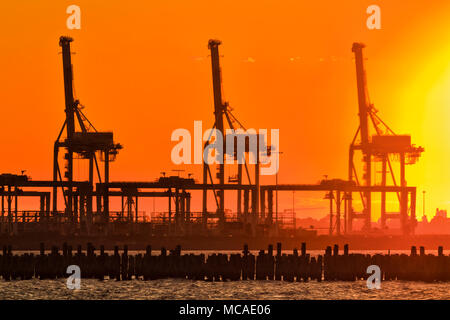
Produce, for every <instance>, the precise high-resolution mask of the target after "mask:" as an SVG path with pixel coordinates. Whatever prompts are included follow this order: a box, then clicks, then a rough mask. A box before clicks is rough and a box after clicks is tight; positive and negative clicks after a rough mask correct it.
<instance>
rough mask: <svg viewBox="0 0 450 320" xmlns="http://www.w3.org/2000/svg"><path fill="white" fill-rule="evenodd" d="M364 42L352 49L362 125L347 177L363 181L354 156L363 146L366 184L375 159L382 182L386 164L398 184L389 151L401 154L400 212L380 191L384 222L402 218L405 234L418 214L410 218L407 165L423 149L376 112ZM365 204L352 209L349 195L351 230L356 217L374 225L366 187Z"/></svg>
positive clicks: (415, 158)
mask: <svg viewBox="0 0 450 320" xmlns="http://www.w3.org/2000/svg"><path fill="white" fill-rule="evenodd" d="M363 48H365V45H364V44H362V43H354V44H353V47H352V51H353V53H354V54H355V64H356V80H357V88H358V105H359V123H360V124H359V128H358V130H357V132H356V134H355V136H354V138H353V141H352V143H351V145H350V150H349V167H348V177H349V179H348V180H349V181H355V182H356V183H357V185H360V183H361V182H360V180H359V179H358V175H357V172H356V168H355V165H354V161H353V157H354V152H355V150H361V152H362V154H363V166H364V169H363V170H364V173H363V177H362V180H363V182H362V183H363V184H364V185H365V186H367V187H371V186H373V183H372V163H373V162H375V161H379V162H381V164H382V171H381V175H382V176H381V186H382V187H385V186H386V184H387V168H388V167H389V172H390V174H391V179H392V183H393V185H394V186H397V182H396V178H395V174H394V171H393V166H392V163H391V160H390V158H389V156H390V155H394V156H395V155H398V156H399V158H400V186H401V187H403V189H402V191H401V192H400V194H399V193H397V197H398V199H399V204H400V214H387V213H386V192H385V191H384V190H383V191H382V192H381V224H382V227H386V220H387V219H388V218H399V219H400V221H401V227H402V231H403V233H404V234H409V233H411V232H413V231H414V226H415V222H416V221H415V217H411V219H409V220H408V193H407V191H406V186H407V184H406V178H405V165H406V164H413V163H415V162H416V161H417V160H418V158H419V157H420V156H421V153H422V152H423V151H424V148H422V147H416V146H415V145H413V144H411V136H410V135H396V134H395V133H394V132H393V131H392V130H391V129H390V128H389V127H388V126H387V125H386V123H385V122H383V120H381V118H380V117H379V116H378V115H377V112H378V111H377V110H376V109H375V108H374V105H373V104H372V103H371V102H370V99H369V94H368V89H367V79H366V71H365V69H364V56H363ZM370 123H372V125H373V128H374V130H375V134H374V135H373V136H371V135H370V134H371V133H370ZM358 136H359V137H360V142H359V143H357V138H358ZM360 196H361V201H362V204H363V212H362V213H361V214H357V213H355V212H354V211H353V207H352V199H351V195H347V199H348V201H347V205H348V212H349V217H348V226H347V227H348V230H349V231H352V222H353V219H358V218H360V219H363V220H364V229H366V230H368V229H370V228H371V217H372V212H371V211H372V210H371V209H372V191H370V189H369V190H367V191H364V192H361V193H360ZM414 201H415V200H414Z"/></svg>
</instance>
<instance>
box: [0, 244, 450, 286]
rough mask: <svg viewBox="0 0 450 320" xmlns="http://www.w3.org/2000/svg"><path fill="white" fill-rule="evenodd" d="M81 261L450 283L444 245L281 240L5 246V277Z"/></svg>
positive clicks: (176, 270) (127, 267)
mask: <svg viewBox="0 0 450 320" xmlns="http://www.w3.org/2000/svg"><path fill="white" fill-rule="evenodd" d="M70 265H76V266H78V267H79V268H80V271H81V277H82V278H93V279H99V280H104V279H105V278H109V279H115V280H131V279H142V280H156V279H164V278H179V279H192V280H205V281H238V280H283V281H288V282H294V281H309V280H316V281H323V280H324V281H355V280H361V279H367V278H368V277H369V276H370V275H371V273H367V268H368V266H371V265H375V266H378V267H379V268H380V271H381V279H382V280H411V281H429V282H431V281H450V256H445V255H444V254H443V248H442V247H439V249H438V255H437V256H435V255H430V254H428V255H427V254H425V249H424V248H423V247H420V253H419V254H417V250H416V247H412V248H411V254H410V255H406V254H387V255H383V254H375V255H369V254H357V253H352V254H350V253H349V248H348V245H345V246H344V252H343V254H339V247H338V246H337V245H334V247H333V248H331V247H327V248H326V250H325V254H324V255H318V256H316V257H312V256H310V254H307V252H306V244H305V243H302V245H301V250H300V253H299V252H298V250H297V249H294V250H293V252H292V254H286V253H282V250H281V243H278V244H277V248H276V253H274V248H273V246H272V245H269V247H268V250H267V252H266V251H264V250H261V251H260V252H259V254H258V255H257V256H255V255H253V254H252V253H251V252H250V251H249V250H248V246H247V245H244V250H243V252H242V254H240V253H237V254H222V253H217V254H216V253H214V254H211V255H209V256H207V257H206V256H205V254H192V253H191V254H183V255H182V254H181V247H180V246H177V247H176V248H175V249H174V250H170V251H169V252H167V250H166V249H165V248H161V252H160V254H159V255H154V254H152V247H151V246H147V248H146V251H145V254H141V253H139V254H136V255H130V254H129V253H128V247H127V246H126V245H125V246H124V248H123V251H122V254H120V253H119V247H118V246H116V247H115V248H114V253H113V254H111V255H110V254H108V253H106V252H105V248H104V246H101V247H100V253H99V254H97V253H95V248H94V247H93V245H92V244H90V243H88V245H87V250H86V252H83V250H82V246H81V245H79V246H78V247H77V249H76V252H75V253H74V252H73V248H72V247H71V246H70V245H67V244H66V243H64V245H63V247H62V254H61V253H60V251H59V248H57V247H55V246H54V247H52V248H51V251H50V253H46V252H45V248H44V244H42V243H41V246H40V253H39V254H36V255H35V254H33V253H24V254H20V255H16V254H13V252H12V247H11V245H9V246H3V254H1V255H0V276H1V277H2V278H3V279H4V280H27V279H32V278H38V279H57V278H66V277H68V276H69V275H68V274H67V273H66V271H67V267H68V266H70Z"/></svg>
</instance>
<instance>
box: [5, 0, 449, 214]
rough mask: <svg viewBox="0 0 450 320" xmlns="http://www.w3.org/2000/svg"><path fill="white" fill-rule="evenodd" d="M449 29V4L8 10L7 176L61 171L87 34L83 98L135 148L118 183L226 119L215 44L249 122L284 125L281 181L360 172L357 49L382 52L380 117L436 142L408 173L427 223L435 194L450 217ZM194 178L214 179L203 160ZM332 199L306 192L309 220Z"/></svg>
mask: <svg viewBox="0 0 450 320" xmlns="http://www.w3.org/2000/svg"><path fill="white" fill-rule="evenodd" d="M344 3H345V4H344ZM70 4H77V5H79V6H80V7H81V15H82V22H81V30H68V29H67V28H66V19H67V17H68V15H67V14H66V13H65V11H66V7H67V6H68V5H70ZM371 4H378V5H379V6H380V7H381V15H382V16H381V17H382V30H373V31H370V30H368V29H367V28H366V26H365V23H366V19H367V14H366V13H365V11H366V8H367V7H368V6H369V5H371ZM449 21H450V3H449V2H448V1H447V0H434V1H417V0H415V1H402V0H396V1H393V0H389V1H387V0H386V1H380V0H377V1H373V0H371V1H363V0H351V1H314V2H313V3H311V4H308V3H306V1H298V0H292V1H267V0H258V1H220V2H219V1H211V0H201V1H174V0H171V1H126V2H124V1H92V0H89V1H81V0H76V1H58V2H56V1H50V0H47V1H35V0H26V1H25V0H24V1H8V2H7V3H6V2H5V1H3V2H2V4H1V5H0V29H1V30H2V37H1V41H0V70H1V72H0V103H1V108H0V110H1V111H0V115H1V119H2V121H1V124H2V125H1V126H0V146H1V150H2V151H1V154H0V172H11V173H19V172H20V170H25V169H26V170H27V174H28V175H30V176H32V178H33V179H35V180H37V179H50V178H51V172H52V171H51V170H52V169H51V167H52V149H53V142H54V140H55V138H56V136H57V134H58V132H59V130H60V127H61V125H62V123H63V121H64V96H63V93H64V92H63V79H62V65H61V64H62V62H61V55H60V54H58V53H59V52H60V48H59V46H58V38H59V36H60V35H70V36H72V37H74V38H75V42H74V43H73V51H75V52H76V54H75V55H74V57H73V63H74V73H75V92H76V96H77V98H79V99H80V100H81V103H82V104H83V105H85V106H86V109H85V110H84V111H85V113H86V114H87V115H88V117H89V119H90V120H91V121H92V122H93V123H94V124H95V126H96V127H97V128H99V129H100V130H114V134H115V137H116V140H117V141H118V142H120V143H122V144H123V145H124V147H125V148H124V150H122V151H121V153H120V155H119V157H118V159H117V161H116V162H115V163H114V164H113V166H112V169H111V170H112V172H111V175H112V180H153V179H154V178H156V177H158V176H159V175H160V172H161V171H167V172H170V170H171V169H178V167H177V166H175V165H173V164H171V161H170V151H171V148H172V147H173V146H174V145H175V143H172V142H171V141H170V135H171V132H172V131H173V130H174V129H176V128H187V129H191V130H192V126H193V121H194V120H203V121H204V126H205V127H206V125H208V126H210V125H212V124H213V103H212V84H211V71H210V60H209V57H208V54H209V52H208V49H207V42H208V39H210V38H218V39H220V40H222V41H223V45H222V46H221V54H222V55H223V58H222V71H223V87H224V94H225V99H226V100H227V101H229V102H230V105H231V106H232V107H234V114H235V115H237V117H238V118H239V120H240V121H241V122H243V123H244V124H245V125H246V126H247V127H254V128H267V129H271V128H279V129H280V145H281V146H280V149H281V151H283V152H284V154H283V155H282V156H281V160H280V173H279V180H280V183H316V182H318V181H319V180H321V179H322V178H323V175H325V174H327V175H328V176H330V177H335V178H344V179H345V178H346V174H347V161H348V146H349V144H350V142H351V139H352V137H353V135H354V133H355V130H356V129H357V126H358V117H357V96H356V80H355V68H354V61H353V60H352V52H351V45H352V43H353V42H355V41H358V42H364V43H366V45H367V49H366V50H365V55H366V57H367V58H368V60H367V61H366V69H367V73H368V84H369V91H370V96H371V99H372V101H373V102H374V103H375V107H376V108H377V109H378V110H380V116H381V117H382V118H383V119H384V120H385V122H387V123H388V124H389V125H390V126H391V128H392V129H393V130H394V131H396V132H397V133H404V134H406V133H410V134H412V137H413V143H416V144H417V145H422V146H424V147H425V149H426V152H425V153H424V155H423V157H422V158H421V159H420V161H419V163H418V164H417V165H415V166H413V167H408V168H407V180H408V184H410V185H416V186H417V187H418V203H417V205H418V213H419V216H421V215H422V214H421V213H422V200H421V193H422V190H426V191H427V211H428V215H429V216H431V215H432V213H433V211H434V210H435V208H436V207H439V208H445V209H450V205H449V201H450V195H449V194H448V189H449V186H450V170H448V169H447V168H448V163H449V160H450V142H449V141H448V139H447V137H449V136H450V126H449V125H448V123H447V122H448V119H449V118H450V111H449V110H450V109H449V108H448V106H449V102H450V91H449V89H450V42H449V39H450V37H449V35H450V22H449ZM291 58H294V59H291ZM292 60H293V61H292ZM86 168H87V163H84V164H79V165H77V166H76V167H75V173H77V172H83V170H85V169H86ZM186 171H187V172H194V173H195V177H196V178H197V179H200V177H201V176H200V172H201V171H200V166H198V165H197V166H191V167H188V168H186ZM274 180H275V178H274V177H269V178H265V179H264V180H263V182H267V183H274ZM291 197H292V195H291V194H290V195H284V196H281V197H280V209H281V210H283V209H284V208H291V206H292V199H291ZM322 198H323V195H322V194H316V195H313V194H307V195H302V196H301V197H300V196H298V197H296V198H295V207H296V209H298V210H299V209H304V210H302V211H301V212H300V211H299V217H304V216H309V215H312V216H314V217H321V216H323V215H325V214H326V213H327V212H326V210H327V209H326V202H325V201H323V200H322ZM394 208H395V207H393V209H394ZM375 218H377V217H376V216H375Z"/></svg>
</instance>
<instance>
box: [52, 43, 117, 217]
mask: <svg viewBox="0 0 450 320" xmlns="http://www.w3.org/2000/svg"><path fill="white" fill-rule="evenodd" d="M72 41H73V39H72V38H70V37H64V36H63V37H61V38H60V40H59V45H60V46H61V48H62V59H63V73H64V93H65V113H66V119H65V121H64V124H63V126H62V128H61V131H60V133H59V135H58V138H57V139H56V141H55V145H54V158H53V181H54V186H53V209H52V210H53V213H54V214H56V213H57V195H58V189H57V185H58V184H57V182H58V181H63V180H64V179H66V180H67V182H68V184H67V190H65V189H64V188H63V187H61V188H62V191H63V196H64V201H65V205H66V209H65V217H66V218H67V220H68V221H72V222H76V221H77V219H78V217H77V216H76V213H77V212H78V211H79V212H80V214H84V213H87V217H86V218H87V219H86V221H89V222H92V195H93V183H94V163H95V166H96V170H97V176H98V180H99V182H101V181H102V178H101V174H100V169H99V165H98V161H97V157H96V152H97V151H99V152H100V153H101V157H102V158H103V160H104V162H105V164H104V181H105V183H108V181H109V162H110V161H111V160H114V158H115V156H116V155H117V153H118V151H119V150H120V149H121V148H122V146H121V145H120V144H118V143H114V139H113V133H112V132H98V131H97V130H96V129H95V127H94V126H93V125H92V123H91V122H90V121H89V120H88V119H87V117H86V116H85V115H84V113H83V112H82V110H81V109H82V105H81V104H80V102H79V100H75V98H74V93H73V69H72V61H71V51H70V43H71V42H72ZM75 118H76V120H77V121H75ZM76 123H78V126H79V128H80V130H81V131H77V130H76ZM64 129H66V138H65V139H62V134H63V132H64ZM60 148H64V149H65V150H66V153H65V155H64V158H65V159H66V160H67V164H66V166H65V168H66V171H65V172H64V177H63V176H62V175H61V171H60V167H59V161H58V154H59V149H60ZM74 155H77V156H78V157H79V158H81V159H88V160H89V189H90V190H77V194H75V193H74V190H73V181H74V175H73V161H74ZM105 189H106V190H102V191H101V192H102V194H103V210H102V208H101V201H99V200H100V197H99V195H97V211H98V213H99V214H100V213H102V214H103V215H102V216H103V222H108V216H109V201H108V188H105ZM97 192H99V190H97ZM78 209H79V210H78ZM83 218H84V217H81V216H80V222H82V220H83Z"/></svg>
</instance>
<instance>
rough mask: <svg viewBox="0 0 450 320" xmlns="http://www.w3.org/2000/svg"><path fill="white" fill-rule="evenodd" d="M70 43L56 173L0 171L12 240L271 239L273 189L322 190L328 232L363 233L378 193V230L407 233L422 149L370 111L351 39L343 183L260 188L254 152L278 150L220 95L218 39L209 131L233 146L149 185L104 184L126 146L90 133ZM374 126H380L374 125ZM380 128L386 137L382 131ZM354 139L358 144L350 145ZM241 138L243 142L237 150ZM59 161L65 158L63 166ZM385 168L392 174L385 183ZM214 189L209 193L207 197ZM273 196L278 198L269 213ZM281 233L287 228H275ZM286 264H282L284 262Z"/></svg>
mask: <svg viewBox="0 0 450 320" xmlns="http://www.w3.org/2000/svg"><path fill="white" fill-rule="evenodd" d="M72 43H73V39H72V38H70V37H64V36H63V37H60V39H59V46H60V47H61V49H62V67H63V68H62V69H63V79H64V96H65V101H64V102H65V103H64V107H65V108H64V113H65V119H64V123H63V125H62V127H61V130H60V132H59V134H58V136H57V139H56V140H55V142H54V148H53V172H52V173H53V179H52V180H50V181H33V180H31V178H30V177H28V176H26V175H24V174H23V173H22V174H21V175H16V174H0V196H1V217H0V235H8V236H11V235H14V236H15V235H19V234H26V233H33V234H36V233H41V234H46V233H48V232H53V233H59V234H62V235H74V234H77V235H87V236H92V235H94V236H108V235H130V234H133V235H149V236H158V237H160V236H190V235H210V234H219V235H222V236H229V235H232V234H233V235H234V234H237V235H240V236H241V235H244V236H253V237H257V236H263V237H270V236H273V235H277V236H278V235H279V232H280V228H279V227H280V223H281V222H280V221H282V220H278V217H277V216H278V197H277V194H278V192H283V191H311V192H323V193H325V198H326V199H327V200H329V207H330V210H329V216H330V226H329V234H330V235H341V234H350V233H351V232H352V231H353V221H354V220H355V219H363V220H364V222H365V223H364V230H363V231H364V232H369V231H370V228H371V227H370V221H371V218H372V217H371V206H372V203H371V199H372V195H373V194H376V193H379V194H380V195H381V204H382V205H381V219H382V226H383V227H385V226H386V220H387V219H400V221H401V228H402V232H403V234H404V235H411V234H413V233H414V228H415V226H416V214H415V213H416V188H415V187H413V186H408V185H407V184H406V176H405V165H406V164H412V163H414V162H415V161H417V159H418V158H419V157H420V155H421V153H422V152H423V151H424V149H423V148H421V147H415V146H414V145H413V144H411V137H410V136H399V135H395V134H394V133H393V131H392V130H391V129H390V128H389V127H387V125H386V124H385V122H383V121H382V120H381V119H380V118H379V116H378V115H376V111H375V109H374V107H373V105H372V104H371V103H370V101H369V100H368V96H367V87H366V75H365V70H364V65H363V60H364V59H363V56H362V49H363V48H364V45H362V44H354V45H353V52H354V53H355V61H356V73H357V86H358V105H359V113H358V114H359V117H360V126H359V128H358V130H357V133H356V135H355V137H354V139H353V141H352V144H351V147H350V153H349V172H348V179H347V180H341V179H331V180H328V179H325V180H323V181H322V182H321V183H318V184H314V185H313V184H278V179H277V180H276V181H277V182H276V185H261V184H260V169H261V167H260V165H261V164H262V160H261V159H260V157H262V154H263V153H264V152H265V153H266V154H265V155H266V156H269V154H272V153H274V154H280V153H282V152H280V150H276V148H275V147H276V146H273V145H270V146H267V145H265V144H266V142H265V139H264V137H262V135H261V134H259V133H251V132H250V131H249V130H247V129H246V128H245V127H244V125H243V124H242V123H241V122H240V121H239V120H238V119H237V118H236V116H235V115H234V114H233V112H232V108H231V107H230V106H229V103H228V102H227V101H225V99H224V97H223V92H222V86H223V84H222V73H221V66H220V54H219V47H220V46H221V45H222V42H221V41H220V40H216V39H212V40H209V41H208V49H209V50H210V54H211V70H212V82H213V97H214V101H213V104H214V121H215V122H214V125H213V127H212V129H215V130H217V131H219V132H220V133H221V135H222V137H223V141H227V140H228V139H231V141H233V142H234V143H233V144H232V146H233V147H232V148H228V149H227V148H225V149H224V150H222V151H220V150H219V151H220V152H218V153H217V157H218V158H219V160H221V162H220V161H219V164H214V165H213V164H208V163H205V162H202V163H203V176H202V181H201V182H200V183H199V182H197V181H195V180H194V179H193V178H191V177H188V178H183V177H180V176H168V177H166V176H165V174H164V175H163V176H162V177H159V178H157V179H155V180H154V181H111V179H110V163H111V162H112V161H114V160H115V158H116V156H117V155H118V153H119V151H120V150H121V149H122V148H123V147H122V145H121V144H120V143H117V142H116V141H115V140H114V135H113V132H101V131H98V130H97V129H96V127H95V126H94V125H93V122H91V121H90V120H89V119H88V118H87V116H86V114H85V111H84V107H83V105H82V104H81V102H80V100H79V99H78V98H77V97H75V96H74V88H73V87H74V86H73V78H74V74H73V63H72V52H71V45H72ZM369 120H371V121H369ZM370 122H372V123H373V126H374V127H375V128H374V129H375V134H374V135H372V136H371V133H370V130H369V123H370ZM380 123H381V124H383V125H384V126H386V128H381V125H380ZM226 127H228V129H227V128H226ZM385 129H386V130H385ZM228 130H231V132H233V134H230V133H228ZM386 131H387V132H388V134H386V133H385V132H386ZM237 132H241V133H237ZM359 136H360V138H361V139H360V140H361V142H359V141H356V140H357V137H359ZM210 138H211V137H210ZM251 141H253V142H255V144H256V146H255V148H256V149H255V150H252V144H251V143H250V142H251ZM210 143H211V142H210V140H208V141H206V142H205V144H204V146H201V147H202V151H203V152H206V151H208V150H207V149H208V148H210V147H211V145H210ZM211 144H212V143H211ZM239 144H241V145H240V146H239ZM355 151H362V153H363V156H364V160H363V164H364V168H365V172H364V174H363V175H362V178H363V179H362V180H361V179H360V178H358V175H357V172H356V167H355V164H354V161H353V157H354V152H355ZM252 153H253V157H255V158H256V160H255V161H254V163H252V161H250V155H251V154H252ZM390 155H394V156H397V155H398V156H399V158H400V160H401V161H400V162H401V164H400V169H401V170H400V171H401V172H400V179H398V178H397V179H396V178H395V176H394V174H393V170H392V166H391V162H390V160H389V156H390ZM225 156H227V157H229V158H233V160H241V161H240V162H239V161H238V164H237V173H236V174H235V175H233V174H232V173H233V170H234V169H233V170H232V168H230V170H228V168H227V170H225V166H226V165H228V162H227V161H224V159H225ZM247 158H248V159H249V160H247ZM277 159H278V158H277ZM242 160H244V161H242ZM62 161H64V162H65V163H64V164H61V163H60V162H62ZM75 161H87V162H88V163H89V166H88V168H89V169H88V179H87V181H79V179H80V178H78V179H77V177H76V176H75V174H74V170H73V168H74V162H75ZM373 161H382V164H383V172H382V184H381V185H373V184H372V181H371V180H370V177H371V168H372V162H373ZM101 163H103V165H101ZM233 163H234V162H233ZM214 167H216V168H214ZM277 167H278V160H277ZM387 168H389V171H390V173H391V178H392V179H391V180H392V184H391V185H389V183H388V182H389V181H387V178H388V177H387V171H388V169H387ZM214 169H217V172H214ZM252 169H253V170H252ZM225 173H227V174H229V175H226V174H225ZM360 180H361V182H362V183H360ZM396 181H400V183H399V184H397V183H396ZM193 191H201V193H202V201H201V204H202V206H201V211H199V212H194V211H193V210H191V203H192V201H193V200H192V192H193ZM211 193H212V195H213V196H214V197H211V196H210V195H211ZM226 193H232V194H235V195H236V204H237V206H236V210H235V212H234V213H235V214H229V213H228V209H229V208H225V204H226V202H225V196H226ZM387 193H395V194H397V196H398V200H399V204H400V210H399V211H400V212H399V213H387V212H386V194H387ZM274 194H275V197H276V200H275V207H276V209H275V213H276V214H275V217H274V208H273V207H274V199H273V195H274ZM61 195H62V198H63V200H64V203H63V204H62V203H59V202H60V200H61V197H60V196H61ZM354 195H360V197H361V203H362V205H363V210H362V212H356V211H355V210H354V208H353V205H352V203H353V201H354V199H353V196H354ZM23 197H35V198H38V199H39V201H40V206H39V208H38V209H36V210H20V208H19V206H20V203H19V200H20V199H21V198H23ZM112 198H120V200H121V207H120V210H116V211H114V210H112V208H111V203H110V202H111V199H112ZM143 198H161V199H164V201H166V203H167V209H166V210H165V211H164V212H161V213H160V216H158V217H150V219H148V218H149V217H148V216H146V215H141V214H140V213H141V211H139V209H140V203H141V199H143ZM212 198H214V202H213V205H211V204H210V203H209V202H211V199H212ZM228 198H229V196H228V194H227V199H228ZM58 201H59V202H58ZM292 211H293V212H292V215H293V219H292V220H294V221H295V219H296V216H295V212H294V210H292ZM281 229H282V230H285V229H287V228H283V226H282V228H281ZM292 229H293V234H294V235H296V234H297V231H299V230H298V229H297V228H296V224H295V222H294V223H293V228H292ZM300 231H301V232H304V233H305V234H309V235H315V234H316V232H317V231H316V230H304V229H302V230H300ZM217 259H219V258H217ZM220 259H223V257H221V258H220ZM220 259H219V260H220ZM261 259H262V260H261V261H265V260H264V259H266V258H263V257H262V258H261ZM280 259H281V258H280ZM269 260H270V259H269ZM294 260H295V259H294ZM133 263H136V261H133ZM211 263H213V262H211ZM214 263H216V262H214ZM249 263H250V262H249ZM286 263H287V262H283V265H285V264H286ZM314 263H318V262H317V261H315V262H314Z"/></svg>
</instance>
